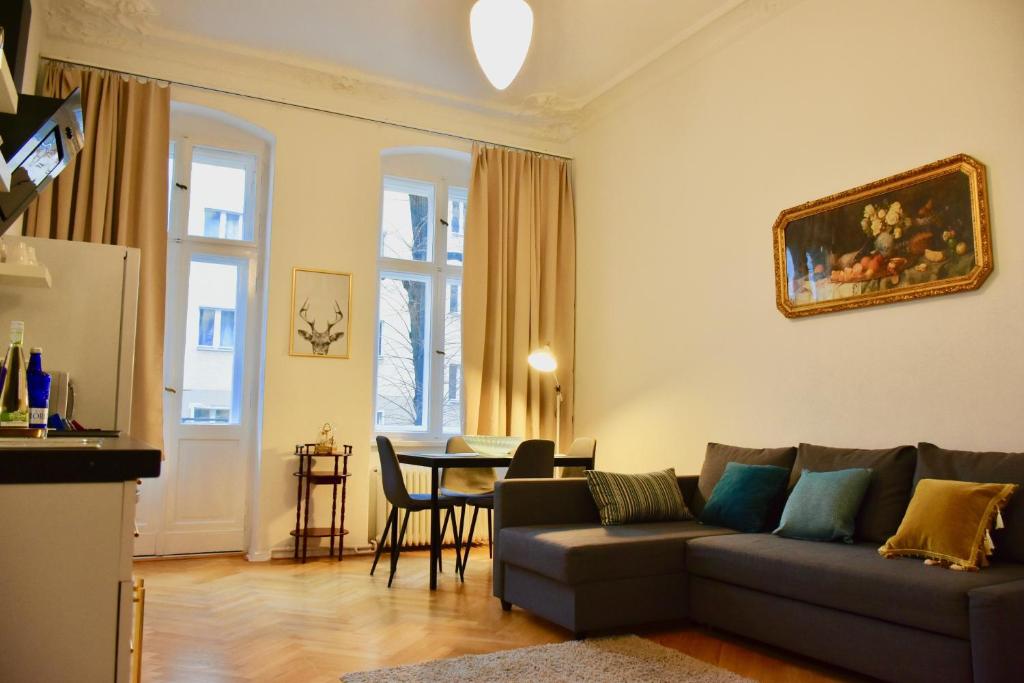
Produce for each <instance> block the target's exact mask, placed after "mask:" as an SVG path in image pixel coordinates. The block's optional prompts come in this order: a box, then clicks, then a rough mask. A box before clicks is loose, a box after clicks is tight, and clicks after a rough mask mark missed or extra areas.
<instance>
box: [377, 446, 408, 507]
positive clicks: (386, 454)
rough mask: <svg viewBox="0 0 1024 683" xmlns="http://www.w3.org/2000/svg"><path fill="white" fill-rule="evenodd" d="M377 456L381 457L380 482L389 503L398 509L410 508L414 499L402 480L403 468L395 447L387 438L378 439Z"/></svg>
mask: <svg viewBox="0 0 1024 683" xmlns="http://www.w3.org/2000/svg"><path fill="white" fill-rule="evenodd" d="M377 454H378V455H379V456H380V482H381V485H382V486H383V488H384V495H385V496H386V497H387V499H388V502H389V503H391V504H392V505H394V506H396V507H409V506H410V504H411V503H412V499H411V498H410V497H409V490H408V489H407V488H405V480H404V479H402V468H401V465H399V463H398V456H397V455H395V447H394V446H392V445H391V439H389V438H388V437H386V436H378V437H377Z"/></svg>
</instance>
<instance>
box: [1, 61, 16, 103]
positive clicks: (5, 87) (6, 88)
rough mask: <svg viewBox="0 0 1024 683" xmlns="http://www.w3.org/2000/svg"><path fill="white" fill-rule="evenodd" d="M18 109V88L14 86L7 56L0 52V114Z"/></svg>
mask: <svg viewBox="0 0 1024 683" xmlns="http://www.w3.org/2000/svg"><path fill="white" fill-rule="evenodd" d="M17 111H18V89H17V88H15V87H14V78H13V77H12V76H11V68H10V67H9V66H8V65H7V58H6V57H4V54H3V52H0V114H15V113H17Z"/></svg>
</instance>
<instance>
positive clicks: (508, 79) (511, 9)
mask: <svg viewBox="0 0 1024 683" xmlns="http://www.w3.org/2000/svg"><path fill="white" fill-rule="evenodd" d="M469 34H470V37H471V38H472V39H473V51H474V52H476V60H477V61H478V62H480V68H481V69H483V71H484V75H485V76H487V80H489V81H490V82H491V85H493V86H494V87H495V88H497V89H498V90H504V89H505V88H507V87H508V86H509V85H510V84H511V83H512V81H514V80H515V78H516V76H517V75H518V74H519V70H520V69H521V68H523V62H525V61H526V53H527V52H529V51H530V41H531V40H533V10H532V9H530V6H529V5H528V4H526V1H525V0H477V1H476V3H475V4H474V5H473V9H471V10H470V11H469Z"/></svg>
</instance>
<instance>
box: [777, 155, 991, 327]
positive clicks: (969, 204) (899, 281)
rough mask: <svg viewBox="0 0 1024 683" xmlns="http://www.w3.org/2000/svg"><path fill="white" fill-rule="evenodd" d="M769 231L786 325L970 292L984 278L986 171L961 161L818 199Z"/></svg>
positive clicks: (987, 261) (987, 264) (987, 255)
mask: <svg viewBox="0 0 1024 683" xmlns="http://www.w3.org/2000/svg"><path fill="white" fill-rule="evenodd" d="M773 233H774V248H775V301H776V305H777V306H778V308H779V310H780V311H781V312H782V313H783V315H785V316H786V317H788V318H797V317H802V316H808V315H817V314H819V313H831V312H833V311H841V310H845V309H850V308H859V307H862V306H875V305H877V304H885V303H892V302H895V301H908V300H912V299H919V298H922V297H929V296H940V295H942V294H952V293H954V292H963V291H969V290H974V289H977V288H978V287H980V286H981V285H982V283H983V282H984V281H985V279H986V278H987V277H988V276H989V273H991V272H992V239H991V235H990V233H989V211H988V190H987V186H986V178H985V165H984V164H982V163H981V162H980V161H978V160H977V159H974V158H973V157H970V156H968V155H966V154H959V155H957V156H953V157H949V158H948V159H942V160H940V161H936V162H934V163H931V164H928V165H926V166H922V167H920V168H915V169H914V170H912V171H907V172H905V173H900V174H898V175H894V176H891V177H889V178H883V179H882V180H877V181H875V182H873V183H868V184H867V185H862V186H860V187H855V188H853V189H851V190H846V191H845V192H840V193H838V194H834V195H831V196H829V197H823V198H821V199H816V200H814V201H812V202H807V203H806V204H801V205H800V206H795V207H793V208H791V209H786V210H785V211H783V212H782V213H780V214H779V217H778V219H777V220H776V221H775V226H774V227H773Z"/></svg>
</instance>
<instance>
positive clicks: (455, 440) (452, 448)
mask: <svg viewBox="0 0 1024 683" xmlns="http://www.w3.org/2000/svg"><path fill="white" fill-rule="evenodd" d="M444 452H445V453H472V452H473V448H472V446H470V445H469V444H468V443H466V437H464V436H453V437H451V438H449V439H448V443H447V444H445V447H444Z"/></svg>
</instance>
